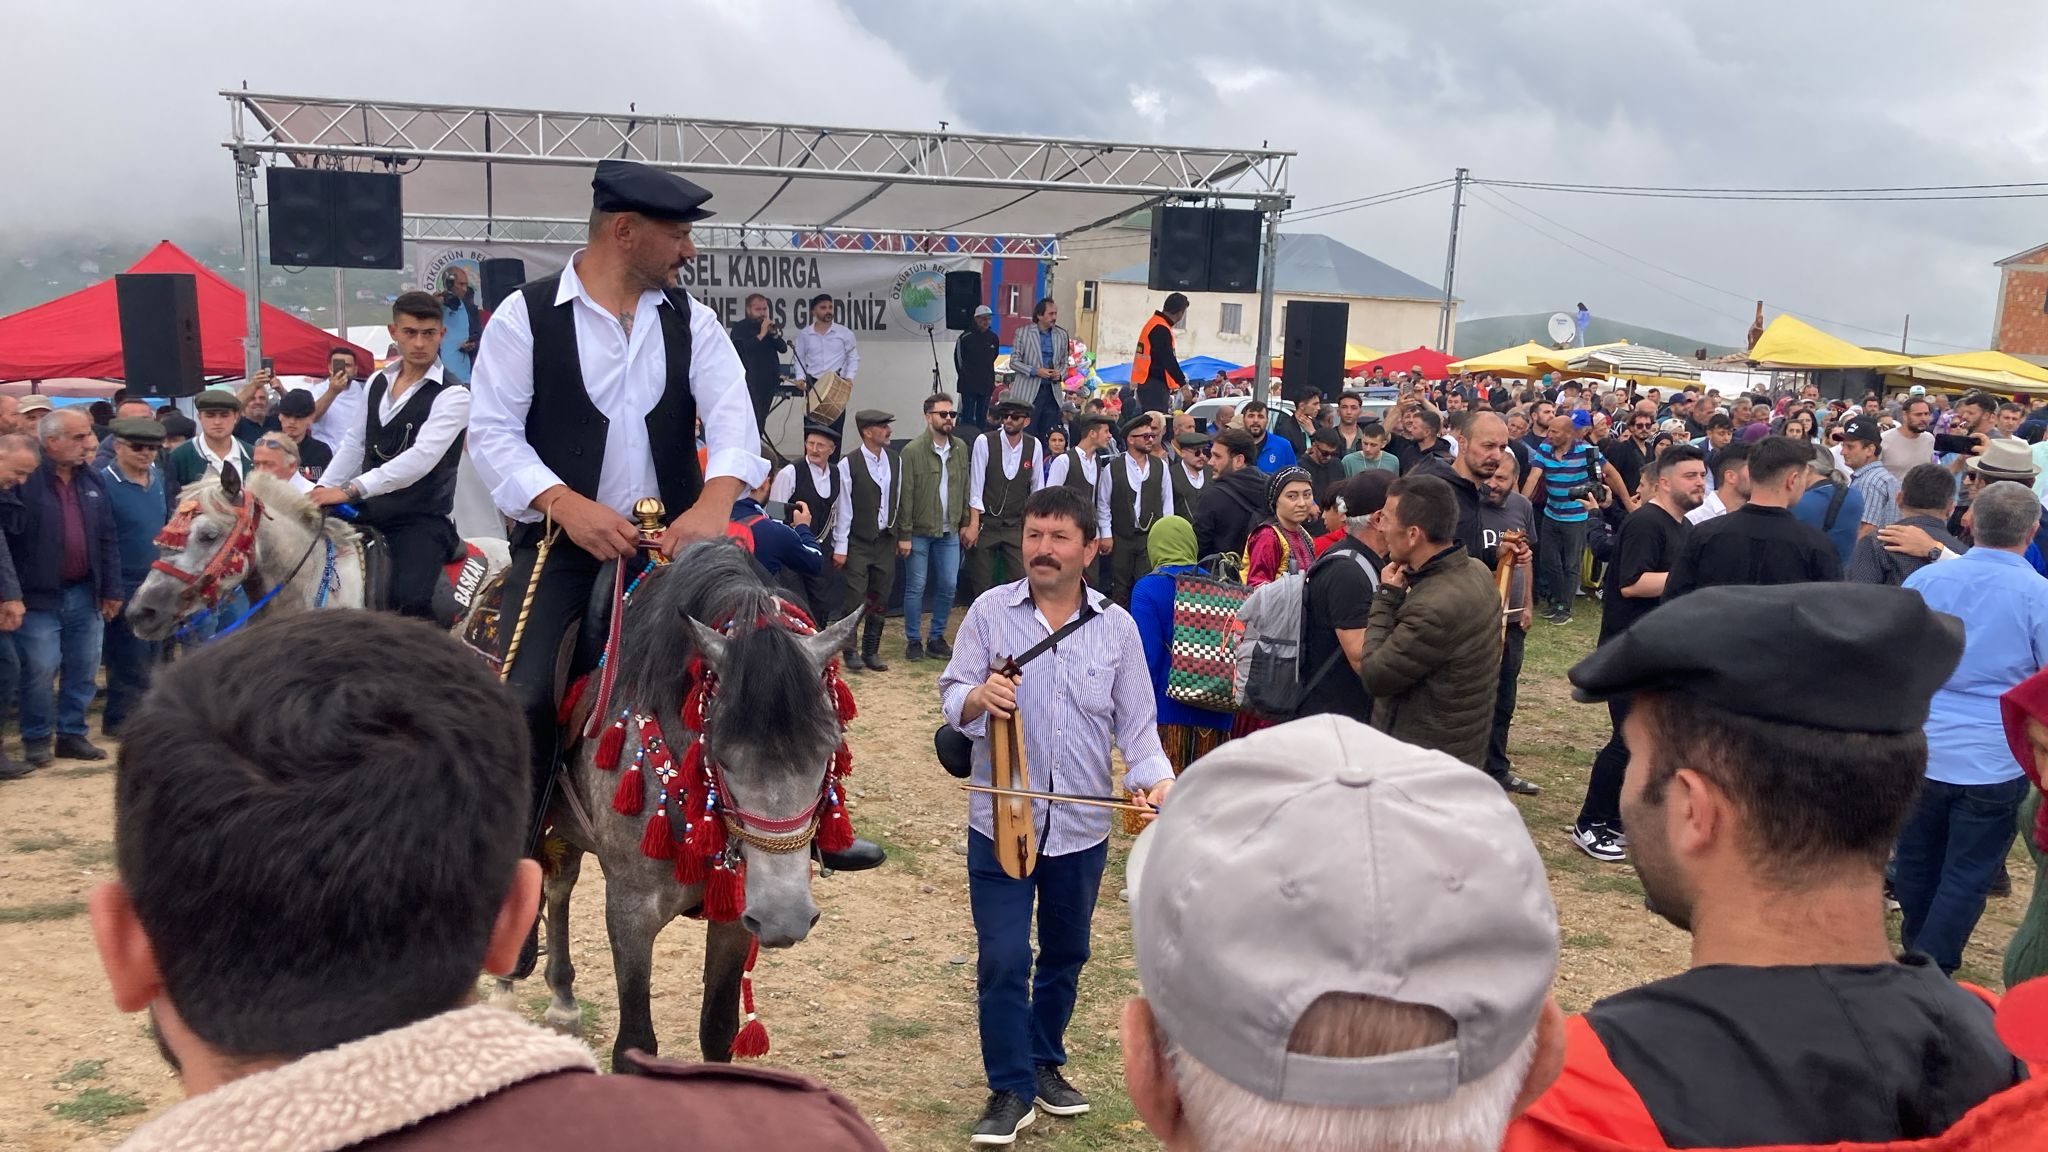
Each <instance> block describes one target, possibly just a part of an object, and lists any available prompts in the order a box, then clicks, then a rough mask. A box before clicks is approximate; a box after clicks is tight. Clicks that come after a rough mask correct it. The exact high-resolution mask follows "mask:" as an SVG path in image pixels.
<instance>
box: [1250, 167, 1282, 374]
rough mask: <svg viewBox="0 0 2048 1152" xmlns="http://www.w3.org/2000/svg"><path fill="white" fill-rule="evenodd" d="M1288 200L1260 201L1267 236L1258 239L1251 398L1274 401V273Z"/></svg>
mask: <svg viewBox="0 0 2048 1152" xmlns="http://www.w3.org/2000/svg"><path fill="white" fill-rule="evenodd" d="M1286 208H1287V201H1285V200H1280V199H1273V200H1261V201H1259V210H1260V211H1262V212H1264V213H1265V214H1266V230H1265V234H1264V235H1263V236H1261V237H1260V238H1259V336H1258V344H1257V346H1256V349H1255V351H1254V352H1253V353H1252V395H1254V396H1257V397H1258V398H1259V399H1261V400H1271V399H1272V398H1273V397H1272V396H1271V395H1269V393H1270V392H1271V390H1272V380H1273V273H1274V269H1275V268H1276V267H1277V265H1278V262H1279V257H1280V213H1281V212H1283V211H1285V210H1286Z"/></svg>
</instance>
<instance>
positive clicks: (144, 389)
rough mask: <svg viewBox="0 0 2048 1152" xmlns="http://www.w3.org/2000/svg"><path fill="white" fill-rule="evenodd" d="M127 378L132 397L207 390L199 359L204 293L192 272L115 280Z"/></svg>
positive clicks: (121, 276)
mask: <svg viewBox="0 0 2048 1152" xmlns="http://www.w3.org/2000/svg"><path fill="white" fill-rule="evenodd" d="M114 299H115V302H116V303H117V304H118V305H119V307H120V313H121V364H122V376H123V379H125V380H126V382H127V385H128V394H129V395H130V396H191V395H193V394H194V393H196V392H198V391H199V390H200V389H201V388H203V387H205V386H206V372H205V366H204V364H203V363H202V362H201V360H200V357H199V293H198V288H197V284H196V282H195V281H194V279H193V277H192V275H191V274H190V273H185V272H157V273H130V272H123V273H120V274H119V275H117V276H115V277H114Z"/></svg>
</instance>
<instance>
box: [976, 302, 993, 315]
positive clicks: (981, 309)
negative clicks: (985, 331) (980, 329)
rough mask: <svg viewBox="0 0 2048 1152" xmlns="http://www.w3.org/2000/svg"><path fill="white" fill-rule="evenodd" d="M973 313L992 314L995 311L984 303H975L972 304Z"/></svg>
mask: <svg viewBox="0 0 2048 1152" xmlns="http://www.w3.org/2000/svg"><path fill="white" fill-rule="evenodd" d="M974 314H975V315H976V316H993V315H995V314H996V313H995V309H993V308H990V307H989V306H988V305H986V304H977V305H975V306H974Z"/></svg>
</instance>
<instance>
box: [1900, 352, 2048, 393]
mask: <svg viewBox="0 0 2048 1152" xmlns="http://www.w3.org/2000/svg"><path fill="white" fill-rule="evenodd" d="M1895 375H1899V376H1907V377H1911V378H1912V379H1915V380H1921V381H1926V382H1930V383H1938V384H1954V385H1957V386H1959V387H1963V388H1989V389H1992V390H1993V391H1997V392H2026V393H2031V394H2036V395H2038V394H2040V393H2042V392H2048V368H2042V367H2040V366H2038V365H2035V364H2029V363H2027V362H2026V361H2025V360H2022V359H2020V358H2019V357H2017V356H2010V355H2007V354H2006V353H2004V352H1950V353H1946V354H1944V355H1941V356H1922V357H1919V358H1918V359H1916V360H1914V361H1912V362H1911V363H1909V364H1907V365H1906V366H1905V367H1904V368H1901V369H1898V370H1897V372H1896V373H1895Z"/></svg>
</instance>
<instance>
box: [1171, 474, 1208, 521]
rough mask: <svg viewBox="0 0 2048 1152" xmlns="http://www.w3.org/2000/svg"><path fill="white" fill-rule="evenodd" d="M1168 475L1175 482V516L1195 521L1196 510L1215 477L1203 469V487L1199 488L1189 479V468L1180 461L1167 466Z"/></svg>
mask: <svg viewBox="0 0 2048 1152" xmlns="http://www.w3.org/2000/svg"><path fill="white" fill-rule="evenodd" d="M1166 475H1167V478H1168V479H1171V480H1172V481H1173V514H1174V515H1175V516H1179V517H1182V518H1183V519H1186V520H1193V519H1194V518H1195V509H1196V507H1198V506H1199V505H1200V503H1201V500H1202V493H1204V492H1206V491H1208V490H1209V482H1210V481H1211V480H1213V479H1215V477H1213V476H1211V475H1209V470H1208V469H1207V468H1204V469H1202V486H1201V487H1200V488H1197V487H1195V483H1194V481H1192V480H1190V479H1188V470H1187V466H1186V465H1185V464H1182V463H1181V462H1180V461H1178V460H1175V461H1173V462H1172V463H1170V464H1168V465H1167V466H1166Z"/></svg>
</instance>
